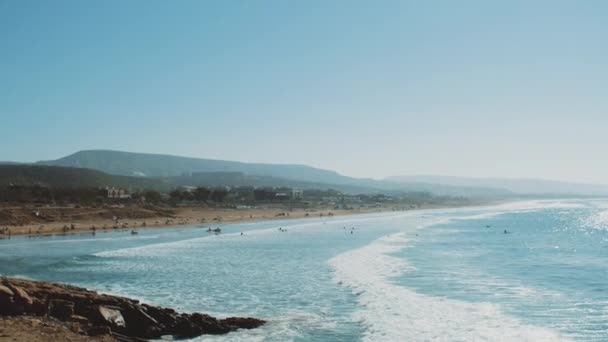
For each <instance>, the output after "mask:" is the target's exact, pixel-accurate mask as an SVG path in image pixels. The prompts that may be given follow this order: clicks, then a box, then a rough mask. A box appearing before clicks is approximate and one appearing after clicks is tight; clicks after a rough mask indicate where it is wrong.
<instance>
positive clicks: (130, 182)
mask: <svg viewBox="0 0 608 342" xmlns="http://www.w3.org/2000/svg"><path fill="white" fill-rule="evenodd" d="M11 184H12V185H26V186H31V185H39V186H45V187H61V188H78V187H105V186H120V187H125V188H132V189H134V190H135V189H139V190H144V189H158V190H167V189H169V184H167V183H166V182H163V181H162V180H160V179H149V178H140V177H128V176H115V175H109V174H107V173H103V172H101V171H96V170H90V169H82V168H73V167H61V166H47V165H32V164H5V165H0V186H7V185H11Z"/></svg>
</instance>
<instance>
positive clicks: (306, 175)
mask: <svg viewBox="0 0 608 342" xmlns="http://www.w3.org/2000/svg"><path fill="white" fill-rule="evenodd" d="M39 164H45V165H58V166H67V167H82V168H89V169H95V170H99V171H103V172H106V173H109V174H114V175H125V176H145V177H149V178H155V177H162V178H163V179H165V180H166V181H167V182H168V183H170V184H173V185H193V186H198V185H204V186H216V185H249V186H295V187H302V188H325V189H326V188H334V189H336V190H340V191H344V192H348V193H370V192H389V193H397V192H410V191H425V192H431V193H434V194H437V195H452V196H468V197H484V198H489V197H491V198H496V197H505V196H510V195H511V194H510V193H509V192H508V191H504V190H500V189H492V188H484V187H479V186H455V185H448V184H432V182H391V181H383V180H374V179H359V178H352V177H347V176H343V175H340V174H338V173H337V172H334V171H329V170H323V169H318V168H314V167H310V166H305V165H283V164H260V163H242V162H235V161H225V160H213V159H199V158H189V157H179V156H171V155H161V154H147V153H132V152H120V151H108V150H90V151H80V152H77V153H74V154H72V155H69V156H67V157H64V158H61V159H57V160H53V161H43V162H39Z"/></svg>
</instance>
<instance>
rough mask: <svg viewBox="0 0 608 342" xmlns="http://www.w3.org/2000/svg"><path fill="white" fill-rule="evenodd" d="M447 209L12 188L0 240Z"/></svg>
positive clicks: (358, 200)
mask: <svg viewBox="0 0 608 342" xmlns="http://www.w3.org/2000/svg"><path fill="white" fill-rule="evenodd" d="M444 204H445V203H442V202H439V201H438V200H437V198H435V197H431V196H430V195H428V194H425V193H414V194H408V195H407V196H405V195H402V196H390V195H386V194H358V195H353V194H346V193H343V192H340V191H337V190H333V189H301V188H296V187H254V186H215V187H209V188H207V187H200V186H198V187H197V186H180V187H177V188H175V189H173V190H171V191H169V192H159V191H155V190H144V191H133V190H132V189H127V188H122V187H117V186H112V185H108V186H104V187H100V188H51V187H44V186H40V185H31V186H25V185H15V184H10V185H9V186H5V187H0V238H9V237H11V236H12V235H17V234H27V235H30V236H38V235H45V234H52V233H60V234H66V233H72V232H74V231H90V232H93V233H94V232H97V231H109V230H113V229H123V230H124V229H132V230H134V229H140V228H146V227H161V226H171V225H189V224H190V225H191V224H209V223H213V222H215V223H219V222H235V221H244V220H259V219H276V218H287V217H288V218H297V217H314V216H317V217H323V216H333V215H336V214H349V213H362V212H374V211H387V210H390V211H402V210H412V209H416V208H419V207H433V206H435V205H444ZM133 233H134V234H135V233H136V231H133Z"/></svg>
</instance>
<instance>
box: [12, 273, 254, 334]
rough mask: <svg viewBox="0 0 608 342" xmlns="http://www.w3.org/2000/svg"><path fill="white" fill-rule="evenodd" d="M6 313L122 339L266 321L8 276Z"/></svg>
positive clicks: (208, 330)
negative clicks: (163, 305)
mask: <svg viewBox="0 0 608 342" xmlns="http://www.w3.org/2000/svg"><path fill="white" fill-rule="evenodd" d="M0 315H4V316H17V315H29V316H48V317H52V318H54V319H57V320H60V321H62V322H66V323H67V324H69V326H70V329H72V330H73V331H78V332H80V333H81V334H84V335H89V336H97V335H106V334H107V335H112V336H114V337H115V338H116V339H118V340H121V341H141V340H147V339H156V338H160V337H161V336H165V335H171V336H173V337H174V338H177V339H180V338H193V337H196V336H200V335H203V334H226V333H228V332H231V331H235V330H238V329H254V328H257V327H259V326H261V325H263V324H264V323H265V322H264V321H263V320H259V319H256V318H242V317H230V318H225V319H217V318H215V317H211V316H209V315H205V314H200V313H193V314H188V313H178V312H176V311H175V310H173V309H168V308H161V307H156V306H152V305H148V304H143V303H139V302H138V301H137V300H133V299H129V298H124V297H117V296H110V295H104V294H98V293H96V292H94V291H89V290H86V289H83V288H79V287H74V286H68V285H60V284H53V283H46V282H35V281H29V280H21V279H13V278H5V277H0Z"/></svg>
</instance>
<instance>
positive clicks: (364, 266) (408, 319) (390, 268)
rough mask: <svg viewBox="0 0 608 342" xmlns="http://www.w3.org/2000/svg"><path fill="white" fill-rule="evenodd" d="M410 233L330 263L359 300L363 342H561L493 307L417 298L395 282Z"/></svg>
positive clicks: (557, 336) (548, 332)
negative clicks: (401, 252) (397, 253)
mask: <svg viewBox="0 0 608 342" xmlns="http://www.w3.org/2000/svg"><path fill="white" fill-rule="evenodd" d="M406 236H407V235H406V233H399V234H393V235H391V236H388V237H384V238H381V239H379V240H376V241H375V242H373V243H372V244H370V245H367V246H365V247H362V248H360V249H357V250H354V251H350V252H347V253H344V254H341V255H339V256H337V257H335V258H333V259H331V260H330V261H329V264H330V266H331V267H332V268H333V269H334V271H335V274H334V276H335V280H336V281H337V282H338V283H341V284H343V285H345V286H348V287H350V288H351V289H352V290H353V292H354V293H355V294H356V295H357V296H358V302H359V304H360V310H358V311H357V312H356V314H355V317H354V318H355V319H356V320H357V321H359V322H361V324H363V326H364V327H365V328H366V330H365V334H364V338H363V340H364V341H430V340H432V341H562V340H566V338H565V337H563V336H561V335H560V334H559V333H558V332H556V331H553V330H550V329H547V328H543V327H537V326H532V325H526V324H523V323H522V322H521V321H519V320H518V319H516V318H514V317H511V316H508V315H506V314H504V313H502V312H501V310H500V309H499V307H497V306H496V305H493V304H489V303H467V302H462V301H457V300H452V299H447V298H439V297H431V296H426V295H422V294H418V293H416V292H415V291H413V290H410V289H408V288H405V287H402V286H397V285H395V284H393V283H392V282H391V280H390V278H391V277H394V276H397V275H399V274H401V273H403V272H407V271H408V269H410V266H409V265H408V264H407V262H406V261H405V260H402V259H399V258H396V257H393V256H390V255H389V254H390V253H394V252H397V251H399V250H401V249H403V248H405V247H406V243H407V239H406Z"/></svg>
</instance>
